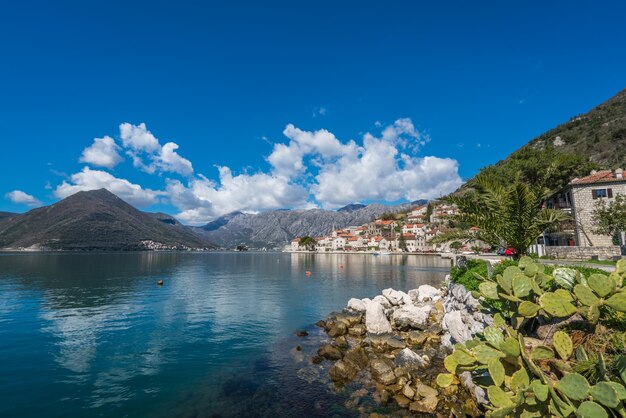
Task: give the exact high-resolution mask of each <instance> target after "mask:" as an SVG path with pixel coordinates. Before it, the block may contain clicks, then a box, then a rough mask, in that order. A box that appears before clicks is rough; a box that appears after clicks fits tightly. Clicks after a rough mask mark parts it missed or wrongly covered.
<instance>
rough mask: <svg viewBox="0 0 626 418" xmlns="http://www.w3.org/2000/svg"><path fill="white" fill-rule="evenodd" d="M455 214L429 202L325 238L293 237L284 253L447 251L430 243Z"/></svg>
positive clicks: (449, 207)
mask: <svg viewBox="0 0 626 418" xmlns="http://www.w3.org/2000/svg"><path fill="white" fill-rule="evenodd" d="M457 213H458V210H457V208H456V207H455V206H454V205H447V204H443V203H437V202H431V203H429V204H424V205H421V206H418V207H415V208H413V209H412V210H411V211H409V212H407V213H405V214H398V215H393V214H387V215H385V216H383V217H381V218H378V219H375V220H373V221H372V222H369V223H366V224H364V225H359V226H347V227H345V228H342V229H338V230H333V231H332V232H331V233H330V235H328V236H321V237H314V238H313V239H306V238H302V237H296V238H294V239H293V240H292V241H291V245H288V246H287V248H286V250H287V251H293V252H298V251H315V252H322V253H324V252H373V253H387V252H410V253H433V252H448V251H450V243H444V244H431V243H430V240H431V239H432V238H434V237H435V236H437V235H440V234H441V233H443V232H444V231H446V230H447V229H449V226H450V220H451V217H452V216H454V215H456V214H457ZM391 218H397V219H391ZM473 245H474V246H475V245H477V243H474V244H473ZM483 245H484V244H483ZM485 248H487V249H488V248H489V247H488V246H486V247H485Z"/></svg>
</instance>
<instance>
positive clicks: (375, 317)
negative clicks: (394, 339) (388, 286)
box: [365, 301, 392, 334]
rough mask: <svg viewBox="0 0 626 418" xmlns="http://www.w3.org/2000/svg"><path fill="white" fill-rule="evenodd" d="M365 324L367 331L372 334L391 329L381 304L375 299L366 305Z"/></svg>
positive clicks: (387, 331) (382, 332) (386, 331)
mask: <svg viewBox="0 0 626 418" xmlns="http://www.w3.org/2000/svg"><path fill="white" fill-rule="evenodd" d="M365 326H366V327H367V332H370V333H372V334H385V333H389V332H391V331H392V329H391V324H390V323H389V320H388V319H387V316H386V315H385V312H384V311H383V306H382V305H381V304H380V303H378V302H375V301H372V303H370V304H368V305H367V310H366V311H365Z"/></svg>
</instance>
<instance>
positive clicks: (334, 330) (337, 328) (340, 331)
mask: <svg viewBox="0 0 626 418" xmlns="http://www.w3.org/2000/svg"><path fill="white" fill-rule="evenodd" d="M347 333H348V327H347V326H346V324H344V323H343V322H336V323H335V324H334V325H333V326H332V327H331V328H330V329H329V330H328V336H329V337H330V338H335V337H339V336H341V335H345V334H347Z"/></svg>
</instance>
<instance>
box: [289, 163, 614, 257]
mask: <svg viewBox="0 0 626 418" xmlns="http://www.w3.org/2000/svg"><path fill="white" fill-rule="evenodd" d="M620 196H626V178H624V170H623V169H621V168H617V169H615V170H592V171H591V172H590V173H589V175H587V176H583V177H577V178H573V179H571V180H570V181H569V182H568V183H567V184H566V186H565V187H563V188H561V189H559V190H557V191H555V192H553V193H552V194H550V195H549V196H548V197H547V198H546V199H545V200H544V202H543V204H542V207H544V208H547V209H554V210H558V211H560V212H563V214H564V215H565V217H566V220H564V221H563V222H560V223H559V224H558V225H557V226H555V227H553V228H550V229H549V230H546V231H544V232H543V233H542V234H540V235H539V236H537V239H536V242H535V243H534V244H532V246H531V249H530V252H531V253H535V254H536V255H538V256H547V257H552V258H560V259H593V258H597V259H613V258H620V257H621V256H622V255H623V254H622V253H623V249H624V244H625V243H626V240H625V237H624V232H623V231H619V232H618V233H617V234H614V235H613V236H612V235H607V234H602V233H599V232H598V231H597V228H596V225H595V220H594V213H595V211H596V210H598V208H599V207H602V206H603V205H605V204H611V203H613V202H615V201H616V199H618V198H619V197H620ZM459 214H460V210H459V208H458V207H457V206H456V205H454V204H450V203H446V202H443V201H431V202H428V203H427V204H423V205H419V206H416V207H413V208H412V209H411V210H410V211H408V212H405V213H397V214H392V213H389V214H385V215H383V216H381V217H379V218H377V219H375V220H373V221H371V222H369V223H366V224H363V225H358V226H347V227H344V228H340V229H333V231H332V232H331V233H330V234H329V235H327V236H319V237H296V238H294V239H293V240H292V241H291V243H290V244H288V245H287V246H286V247H285V251H287V252H316V253H344V252H345V253H372V254H386V253H416V254H428V253H450V252H462V253H467V254H469V253H473V254H479V253H484V252H487V251H489V250H497V249H494V248H493V246H492V245H489V244H487V243H485V242H483V241H481V240H480V239H478V237H476V238H475V239H473V238H472V236H473V235H476V234H477V233H478V232H479V231H480V228H478V227H476V226H474V225H461V224H459V223H458V222H456V220H455V218H456V217H457V216H458V215H459ZM459 229H465V232H468V233H469V234H466V235H469V238H467V239H463V240H450V241H443V242H442V241H441V240H433V239H434V238H435V237H438V236H440V235H442V234H444V233H449V232H451V231H454V230H459ZM503 245H504V244H503ZM504 251H506V249H504ZM501 255H502V254H501Z"/></svg>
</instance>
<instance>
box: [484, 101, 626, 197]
mask: <svg viewBox="0 0 626 418" xmlns="http://www.w3.org/2000/svg"><path fill="white" fill-rule="evenodd" d="M553 163H556V169H555V171H554V174H553V175H552V178H551V179H550V182H549V184H550V187H551V188H554V189H556V188H559V187H561V186H563V185H565V184H566V183H567V182H568V181H569V180H570V179H572V178H574V177H580V176H583V175H587V174H589V171H590V170H592V169H599V168H617V167H624V166H626V90H622V91H621V92H619V93H618V94H617V95H615V96H614V97H612V98H611V99H609V100H607V101H606V102H604V103H602V104H600V105H598V106H596V107H594V108H593V109H591V110H590V111H589V112H587V113H585V114H582V115H577V116H574V117H572V118H571V119H570V120H569V121H568V122H566V123H563V124H562V125H559V126H557V127H556V128H554V129H551V130H549V131H548V132H546V133H544V134H542V135H540V136H539V137H537V138H535V139H533V140H532V141H530V142H529V143H528V144H526V145H524V146H523V147H522V148H520V149H519V150H517V151H515V152H514V153H512V154H511V155H510V156H509V157H507V158H506V159H504V160H502V161H500V162H498V163H497V164H494V165H491V166H487V167H485V168H483V169H482V170H481V172H484V173H488V174H492V175H494V176H496V177H499V178H501V179H503V181H507V179H510V178H511V177H512V176H514V175H515V174H516V173H518V172H521V174H522V177H523V178H524V179H525V180H526V181H529V182H531V183H533V182H535V181H537V180H538V179H539V178H540V177H541V176H542V175H543V173H544V172H545V169H546V168H547V167H548V166H549V165H550V164H553Z"/></svg>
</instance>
